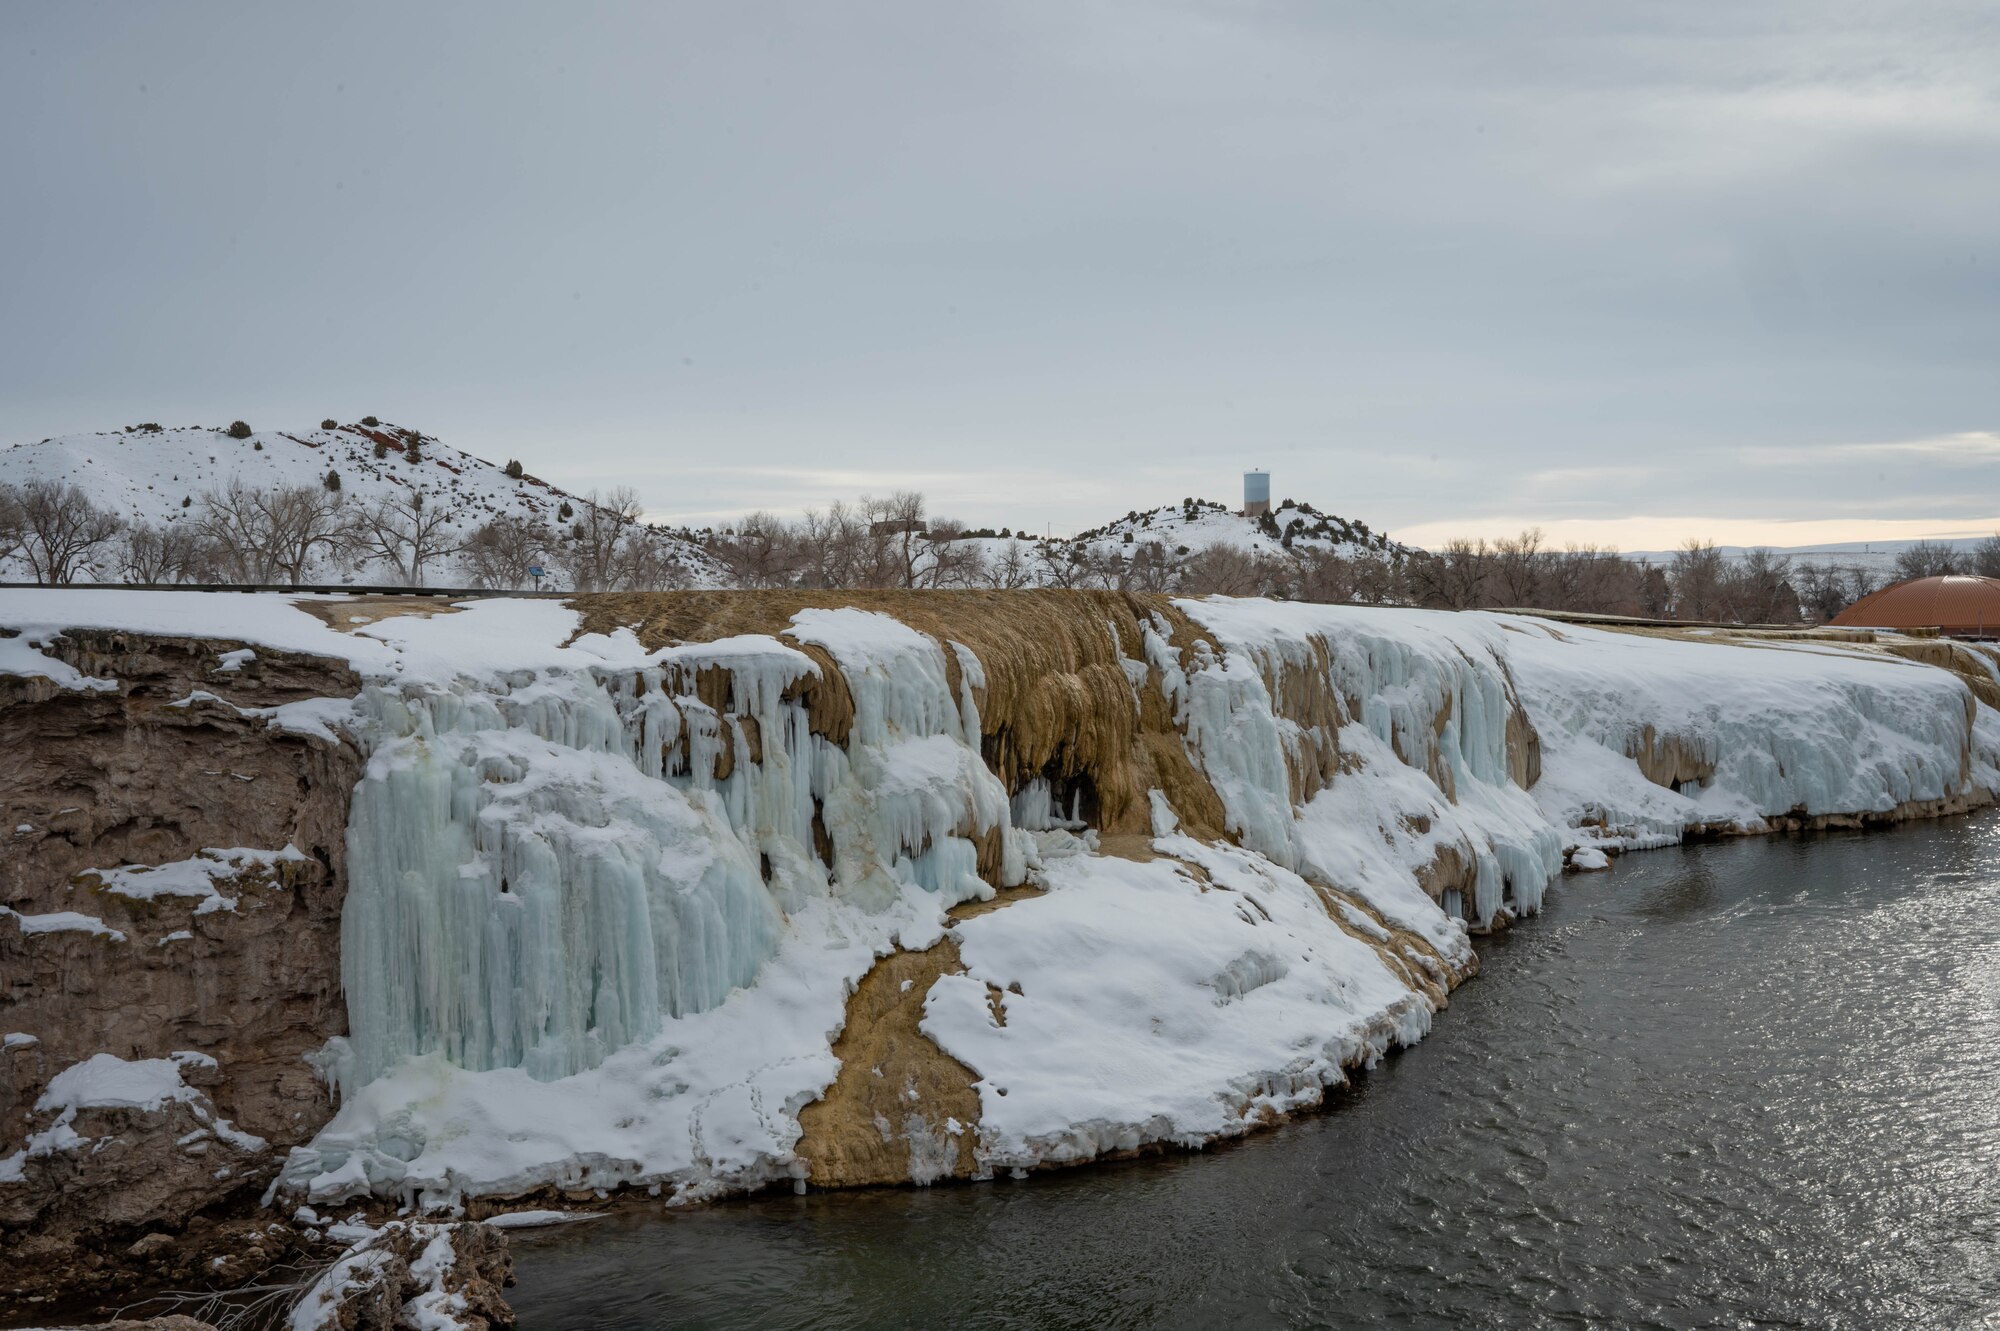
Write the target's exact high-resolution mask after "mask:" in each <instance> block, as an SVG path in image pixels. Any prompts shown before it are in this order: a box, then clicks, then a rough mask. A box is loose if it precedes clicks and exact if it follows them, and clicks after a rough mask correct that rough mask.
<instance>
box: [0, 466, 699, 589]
mask: <svg viewBox="0 0 2000 1331" xmlns="http://www.w3.org/2000/svg"><path fill="white" fill-rule="evenodd" d="M182 507H183V510H184V515H183V516H181V517H178V518H175V519H173V520H171V521H169V522H166V523H163V524H157V525H156V524H153V523H148V522H131V521H127V520H125V519H123V518H121V517H119V515H117V514H116V513H112V512H110V511H108V510H106V509H104V508H102V507H100V506H98V505H97V504H96V503H94V502H92V500H91V498H90V496H89V495H88V494H87V493H86V492H85V491H84V490H82V489H81V488H80V487H78V486H74V485H62V484H57V483H55V482H49V481H37V482H34V483H31V484H28V485H22V486H13V485H0V563H4V562H9V561H18V562H19V563H20V564H22V565H24V566H25V567H26V570H27V572H28V574H29V576H30V577H31V578H33V579H34V581H36V582H40V583H44V584H47V585H50V586H66V585H68V584H70V583H72V582H78V581H83V580H86V579H94V580H98V581H106V582H117V581H122V582H134V583H248V584H266V583H301V582H312V581H321V582H376V583H393V584H394V585H397V586H414V587H421V586H425V585H427V584H431V583H435V582H436V581H437V575H439V574H440V573H441V572H444V571H447V565H449V569H448V571H449V573H450V574H451V575H452V577H453V579H454V580H462V581H464V582H468V583H470V584H471V585H472V586H475V587H482V588H490V589H493V590H519V589H521V588H524V587H528V586H530V585H532V584H533V583H534V581H535V579H534V576H533V574H532V572H531V570H533V569H537V568H540V569H542V570H544V578H543V581H544V582H545V583H546V584H547V585H550V586H563V587H572V588H577V589H580V590H641V591H648V590H665V589H669V588H674V587H686V586H689V585H692V584H693V583H695V582H697V581H698V580H699V578H698V576H697V574H698V572H699V570H697V568H696V567H695V563H696V561H695V560H694V559H693V558H691V557H690V556H691V555H695V554H698V553H699V547H698V545H697V544H695V543H691V542H690V540H689V537H690V536H691V535H692V534H691V533H685V532H670V531H667V530H665V529H662V528H657V527H650V526H647V525H646V524H645V523H643V522H641V521H640V520H639V514H640V512H641V509H640V505H639V496H638V494H637V493H636V492H635V491H632V490H630V489H623V488H621V489H617V490H613V491H611V492H610V493H609V494H607V495H600V494H598V493H597V492H596V491H592V492H591V493H590V494H588V495H586V496H583V497H582V498H580V499H579V500H578V501H577V502H576V503H574V504H572V503H570V502H569V501H568V500H564V501H563V503H562V506H561V507H560V508H559V509H558V510H557V514H556V521H554V522H552V523H550V522H540V521H535V520H532V519H528V518H522V517H517V516H513V515H502V516H499V517H495V518H491V519H489V520H487V521H484V522H481V523H479V524H477V525H471V526H469V525H467V524H466V523H465V522H464V520H463V519H462V518H461V517H460V516H459V515H457V514H454V513H453V511H452V510H451V508H450V506H449V505H446V504H441V503H438V502H436V501H429V502H427V501H426V500H425V498H424V495H423V493H422V492H421V491H418V490H415V489H409V490H399V491H397V492H395V493H394V494H392V495H388V496H385V497H382V498H379V499H376V500H374V501H372V502H366V503H362V502H355V501H352V500H349V499H348V498H347V497H346V496H345V495H344V493H343V492H342V489H341V484H340V480H339V476H338V474H337V473H335V472H328V473H327V475H326V477H325V479H324V481H323V482H322V483H321V484H319V485H297V486H279V487H275V488H268V489H267V488H258V487H254V486H248V485H245V484H243V483H242V482H240V481H236V480H231V481H230V482H229V483H228V484H226V485H224V486H221V487H220V488H217V489H214V490H209V491H207V492H205V493H203V494H202V495H200V496H198V497H197V496H193V495H190V496H188V497H187V498H186V499H184V500H183V501H182ZM448 585H449V584H448Z"/></svg>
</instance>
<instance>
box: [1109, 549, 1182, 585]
mask: <svg viewBox="0 0 2000 1331" xmlns="http://www.w3.org/2000/svg"><path fill="white" fill-rule="evenodd" d="M1179 559H1180V556H1178V555H1176V554H1174V553H1173V552H1172V551H1171V550H1169V549H1168V548H1167V547H1166V546H1165V545H1164V544H1162V543H1161V542H1159V541H1140V542H1138V543H1136V544H1135V545H1134V546H1133V547H1132V557H1131V558H1130V559H1128V560H1126V561H1125V564H1124V568H1123V570H1122V571H1121V575H1120V578H1119V583H1118V586H1119V589H1120V590H1121V591H1128V592H1164V591H1169V590H1171V589H1172V588H1173V586H1174V584H1175V582H1176V581H1177V580H1178V579H1179V577H1180V563H1179Z"/></svg>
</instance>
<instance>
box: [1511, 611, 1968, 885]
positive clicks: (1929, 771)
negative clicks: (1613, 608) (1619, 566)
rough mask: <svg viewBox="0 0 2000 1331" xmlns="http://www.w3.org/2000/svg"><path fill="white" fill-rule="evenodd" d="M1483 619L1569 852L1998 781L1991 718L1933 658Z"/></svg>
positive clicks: (1755, 825) (1743, 827)
mask: <svg viewBox="0 0 2000 1331" xmlns="http://www.w3.org/2000/svg"><path fill="white" fill-rule="evenodd" d="M1481 618H1488V617H1484V616H1482V617H1481ZM1494 622H1495V623H1496V624H1497V625H1498V626H1500V627H1501V628H1502V629H1503V630H1504V631H1505V634H1506V638H1505V641H1506V649H1507V653H1508V657H1509V660H1510V662H1511V663H1512V667H1513V671H1514V675H1515V678H1516V679H1518V680H1519V682H1520V693H1521V699H1522V702H1523V704H1524V705H1525V706H1526V708H1527V711H1528V714H1529V716H1530V717H1531V718H1532V719H1533V721H1534V724H1535V728H1536V730H1537V731H1538V732H1539V733H1540V735H1541V740H1542V746H1543V764H1542V766H1543V776H1542V780H1541V781H1540V782H1539V783H1537V785H1536V786H1535V788H1534V795H1535V798H1536V800H1537V801H1538V802H1539V803H1540V805H1541V806H1542V808H1543V810H1544V811H1545V812H1546V813H1547V815H1548V816H1549V818H1550V819H1551V820H1552V821H1553V822H1555V823H1556V824H1558V825H1559V826H1561V827H1563V828H1564V829H1566V831H1567V833H1568V835H1569V836H1570V837H1571V839H1572V841H1573V842H1574V843H1575V844H1578V845H1584V846H1596V847H1604V848H1614V849H1636V848H1643V847H1649V846H1659V845H1666V844H1669V843H1672V842H1675V841H1678V840H1680V839H1681V837H1682V836H1683V835H1685V834H1686V833H1687V832H1688V831H1689V830H1690V829H1695V828H1719V829H1724V830H1732V831H1746V832H1755V831H1761V830H1764V829H1765V828H1766V827H1768V826H1769V825H1770V823H1771V821H1772V820H1774V819H1782V818H1805V819H1812V818H1821V817H1827V816H1835V815H1865V814H1877V815H1886V814H1890V813H1893V812H1895V811H1896V810H1898V809H1899V808H1902V807H1903V806H1907V805H1921V804H1926V803H1935V802H1946V801H1953V800H1966V799H1971V798H1981V797H1982V796H1981V792H1991V791H1994V790H1996V789H2000V715H1996V714H1995V713H1994V712H1993V711H1992V709H1990V708H1987V707H1984V706H1982V705H1979V704H1978V703H1976V702H1975V701H1974V699H1973V698H1972V695H1971V693H1970V691H1969V690H1968V689H1967V687H1966V686H1965V684H1964V683H1963V682H1962V681H1961V680H1959V679H1958V678H1957V677H1956V676H1954V675H1952V674H1950V673H1949V672H1947V671H1944V670H1940V669H1937V668H1935V667H1933V666H1928V665H1922V664H1919V663H1917V662H1913V661H1906V660H1901V659H1898V658H1896V657H1893V656H1888V655H1885V654H1883V653H1881V652H1877V651H1872V650H1869V649H1867V648H1862V647H1853V646H1847V645H1843V644H1839V643H1832V642H1812V641H1784V640H1768V641H1755V640H1721V641H1714V642H1709V641H1701V640H1698V639H1681V640H1664V639H1658V638H1635V637H1633V636H1632V635H1629V634H1618V633H1610V632H1605V631H1602V630H1597V629H1589V628H1581V627H1573V626H1569V625H1563V626H1560V627H1558V626H1556V625H1553V624H1550V623H1548V622H1547V621H1543V620H1533V619H1516V618H1505V617H1500V618H1495V619H1494ZM1647 765H1650V766H1652V767H1653V768H1654V771H1653V773H1652V775H1651V776H1649V775H1648V773H1647V771H1646V770H1645V766H1647ZM1670 768H1671V770H1669V769H1670ZM1675 775H1679V776H1681V777H1682V778H1683V779H1682V780H1680V781H1678V782H1676V783H1675V784H1672V785H1667V784H1661V782H1662V781H1665V780H1668V779H1670V778H1671V777H1673V776H1675Z"/></svg>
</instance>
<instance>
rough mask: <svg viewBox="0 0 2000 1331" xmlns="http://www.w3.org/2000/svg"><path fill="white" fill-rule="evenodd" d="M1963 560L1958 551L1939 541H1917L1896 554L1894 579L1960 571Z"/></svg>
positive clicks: (1927, 576)
mask: <svg viewBox="0 0 2000 1331" xmlns="http://www.w3.org/2000/svg"><path fill="white" fill-rule="evenodd" d="M1963 563H1964V561H1963V560H1962V559H1961V558H1960V557H1959V553H1958V551H1956V550H1954V549H1952V548H1951V547H1950V546H1948V545H1946V544H1944V543H1943V542H1941V541H1918V542H1917V543H1916V544H1915V545H1913V546H1911V547H1910V548H1909V549H1907V550H1904V551H1903V552H1902V553H1901V554H1899V555H1897V556H1896V580H1897V581H1898V582H1903V581H1906V580H1908V579H1910V578H1935V577H1940V576H1943V575H1945V574H1950V573H1957V572H1960V571H1961V570H1962V568H1963Z"/></svg>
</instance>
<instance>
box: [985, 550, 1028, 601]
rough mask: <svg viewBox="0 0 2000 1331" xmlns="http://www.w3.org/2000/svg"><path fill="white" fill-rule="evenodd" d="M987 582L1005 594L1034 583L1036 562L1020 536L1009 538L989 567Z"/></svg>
mask: <svg viewBox="0 0 2000 1331" xmlns="http://www.w3.org/2000/svg"><path fill="white" fill-rule="evenodd" d="M986 580H987V583H988V585H989V586H993V587H997V588H999V589H1000V590H1001V591H1003V592H1011V591H1018V590H1019V589H1021V588H1022V587H1026V586H1028V585H1029V584H1031V583H1032V582H1034V580H1035V570H1034V561H1033V560H1032V559H1031V558H1030V556H1029V554H1028V551H1027V548H1026V547H1025V546H1024V545H1023V543H1022V541H1021V539H1020V538H1019V537H1018V536H1013V537H1009V538H1008V539H1007V544H1005V545H1003V546H1001V547H1000V553H999V554H998V555H997V556H995V557H994V559H993V562H992V563H991V564H989V565H987V571H986Z"/></svg>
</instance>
